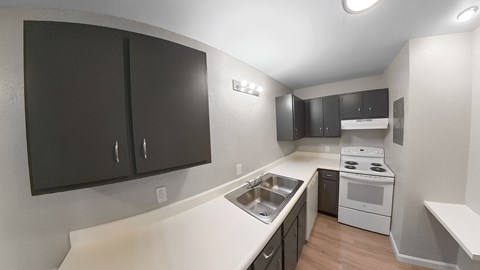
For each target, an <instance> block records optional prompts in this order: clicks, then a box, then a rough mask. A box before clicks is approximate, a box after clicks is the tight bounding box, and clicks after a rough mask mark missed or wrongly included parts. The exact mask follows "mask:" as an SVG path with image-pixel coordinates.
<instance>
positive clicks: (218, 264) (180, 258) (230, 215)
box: [59, 152, 340, 270]
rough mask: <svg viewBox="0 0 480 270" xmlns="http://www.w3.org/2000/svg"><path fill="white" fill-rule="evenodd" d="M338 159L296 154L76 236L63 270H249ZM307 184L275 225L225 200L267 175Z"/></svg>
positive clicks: (337, 165)
mask: <svg viewBox="0 0 480 270" xmlns="http://www.w3.org/2000/svg"><path fill="white" fill-rule="evenodd" d="M339 166H340V156H339V155H338V154H317V153H306V152H294V153H293V154H290V155H289V156H287V157H284V158H281V159H279V160H277V161H275V162H273V163H271V164H269V165H267V166H265V167H263V168H261V169H259V170H257V171H255V172H252V173H250V174H248V175H246V176H244V177H242V178H239V179H236V180H234V181H231V182H229V183H227V184H225V185H222V186H220V187H217V188H215V189H212V190H210V191H207V192H205V193H202V194H199V195H197V196H194V197H191V198H188V199H185V200H183V201H180V202H177V203H174V204H171V205H168V206H165V207H162V208H159V209H156V210H153V211H150V212H147V213H144V214H141V215H137V216H133V217H130V218H126V219H122V220H118V221H115V222H111V223H108V224H103V225H99V226H95V227H92V228H87V229H83V230H79V231H74V232H71V233H70V240H71V249H70V251H69V252H68V254H67V256H66V258H65V260H64V261H63V263H62V265H61V266H60V268H59V269H60V270H80V269H81V270H84V269H89V270H104V269H115V270H127V269H128V270H134V269H142V270H149V269H152V270H162V269H165V270H171V269H185V270H187V269H188V270H190V269H198V270H202V269H205V270H207V269H208V270H212V269H219V270H224V269H232V270H234V269H238V270H244V269H247V268H248V267H249V265H250V264H251V263H252V262H253V261H254V260H255V258H256V256H257V255H258V253H259V252H260V251H261V250H262V248H263V247H264V246H265V244H266V243H267V242H268V241H269V239H270V238H271V237H272V236H273V234H274V233H275V231H276V230H277V229H278V228H279V226H280V225H281V224H282V222H283V220H284V219H285V217H286V216H287V214H288V213H289V212H290V210H291V209H292V208H293V206H294V205H295V203H296V202H297V201H298V199H299V198H300V196H301V195H302V193H303V191H304V190H305V189H306V187H307V186H308V182H309V181H310V179H311V178H312V176H313V175H314V173H315V171H316V170H317V169H318V168H322V169H328V170H339ZM267 172H269V173H273V174H278V175H282V176H286V177H291V178H296V179H299V180H302V181H304V184H302V186H301V187H300V189H299V190H298V191H297V193H296V194H295V195H294V197H293V198H292V199H291V200H290V202H289V203H288V204H287V205H286V206H285V208H284V209H283V210H282V212H281V213H280V214H279V215H278V216H277V218H276V219H275V220H274V221H273V222H272V223H271V224H264V223H263V222H261V221H259V220H258V219H256V218H254V217H252V216H251V215H249V214H248V213H246V212H244V211H243V210H242V209H240V208H239V207H237V206H235V205H233V204H232V203H231V202H229V201H228V200H227V199H225V198H224V197H223V196H224V195H225V194H226V193H228V192H230V191H232V190H233V189H236V188H238V187H239V186H241V185H243V184H244V182H245V181H246V180H248V179H251V178H253V177H255V176H258V175H260V174H261V173H267Z"/></svg>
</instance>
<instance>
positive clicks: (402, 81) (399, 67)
mask: <svg viewBox="0 0 480 270" xmlns="http://www.w3.org/2000/svg"><path fill="white" fill-rule="evenodd" d="M409 60H410V58H409V45H408V43H407V44H406V45H405V46H404V47H403V48H402V50H401V51H400V52H399V53H398V55H397V56H396V57H395V59H394V60H393V61H392V63H391V64H390V65H389V67H388V68H387V70H386V71H385V73H384V78H385V81H386V82H387V84H388V88H389V105H390V108H392V109H391V110H390V116H389V117H390V123H392V125H390V128H389V129H388V131H387V134H386V136H385V162H386V163H387V165H388V166H389V167H390V169H392V170H393V171H394V172H395V189H394V203H393V209H392V227H391V233H392V236H393V237H394V239H395V241H396V245H397V247H398V248H399V249H400V248H401V239H402V237H401V236H402V228H403V227H402V225H403V223H402V221H403V213H404V209H405V198H406V194H407V190H408V185H409V183H408V168H407V164H406V162H407V147H406V146H407V145H408V133H407V131H408V130H409V128H408V124H409V123H410V119H409V118H410V113H409V110H408V109H409V103H408V101H409V97H408V94H409V90H410V73H409V71H410V70H409V64H410V62H409ZM402 97H403V98H404V118H405V121H404V123H405V125H404V131H405V134H404V138H403V142H404V146H401V145H398V144H395V143H393V102H394V101H395V100H397V99H399V98H402Z"/></svg>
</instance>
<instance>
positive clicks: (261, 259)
mask: <svg viewBox="0 0 480 270" xmlns="http://www.w3.org/2000/svg"><path fill="white" fill-rule="evenodd" d="M281 231H282V230H281V227H280V228H279V229H278V230H277V232H276V233H275V234H274V235H273V236H272V239H270V241H269V242H268V243H267V245H265V247H264V248H263V250H262V251H261V252H260V255H258V257H257V258H256V259H255V261H254V262H253V268H254V269H265V268H266V266H267V265H268V263H269V262H270V261H271V260H272V258H273V257H274V256H273V254H274V253H275V250H277V249H278V247H279V246H280V245H281V244H282V233H281Z"/></svg>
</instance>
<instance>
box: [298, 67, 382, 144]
mask: <svg viewBox="0 0 480 270" xmlns="http://www.w3.org/2000/svg"><path fill="white" fill-rule="evenodd" d="M381 88H387V84H386V83H385V81H384V79H383V76H381V75H378V76H371V77H364V78H357V79H353V80H347V81H340V82H335V83H329V84H320V85H316V86H312V87H308V88H303V89H297V90H294V94H295V95H296V96H298V97H299V98H301V99H312V98H317V97H324V96H330V95H340V94H345V93H352V92H358V91H364V90H372V89H381ZM384 137H385V130H342V135H341V138H304V139H300V140H298V141H296V142H295V145H296V146H297V150H298V151H306V152H330V153H340V148H341V147H343V146H352V145H360V146H376V147H383V140H384ZM326 146H328V147H329V148H330V150H329V151H327V149H326V148H325V147H326Z"/></svg>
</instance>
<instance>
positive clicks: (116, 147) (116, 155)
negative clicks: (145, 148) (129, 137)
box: [114, 141, 120, 163]
mask: <svg viewBox="0 0 480 270" xmlns="http://www.w3.org/2000/svg"><path fill="white" fill-rule="evenodd" d="M114 148H115V161H117V163H120V157H119V156H118V141H115V147H114Z"/></svg>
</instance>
